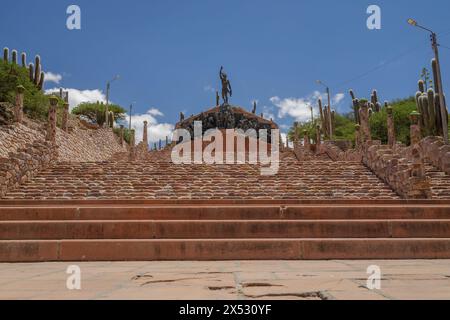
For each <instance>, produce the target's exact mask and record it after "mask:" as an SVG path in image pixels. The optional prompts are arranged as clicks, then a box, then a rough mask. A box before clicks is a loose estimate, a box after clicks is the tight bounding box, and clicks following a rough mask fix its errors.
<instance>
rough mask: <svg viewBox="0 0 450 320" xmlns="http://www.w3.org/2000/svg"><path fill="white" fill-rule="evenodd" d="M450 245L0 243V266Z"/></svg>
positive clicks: (415, 252) (404, 255) (360, 255)
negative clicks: (8, 264) (46, 262)
mask: <svg viewBox="0 0 450 320" xmlns="http://www.w3.org/2000/svg"><path fill="white" fill-rule="evenodd" d="M449 258H450V239H416V238H414V239H213V240H211V239H209V240H204V239H192V240H188V239H180V240H173V239H171V240H62V241H61V240H57V241H56V240H53V241H0V261H2V262H37V261H154V260H197V261H199V260H206V261H207V260H300V259H303V260H331V259H449Z"/></svg>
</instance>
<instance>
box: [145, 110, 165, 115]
mask: <svg viewBox="0 0 450 320" xmlns="http://www.w3.org/2000/svg"><path fill="white" fill-rule="evenodd" d="M147 113H148V114H150V115H152V116H155V117H163V116H164V114H163V113H162V112H161V111H159V110H158V109H156V108H151V109H150V110H148V111H147Z"/></svg>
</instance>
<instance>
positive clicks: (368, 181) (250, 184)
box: [5, 153, 399, 200]
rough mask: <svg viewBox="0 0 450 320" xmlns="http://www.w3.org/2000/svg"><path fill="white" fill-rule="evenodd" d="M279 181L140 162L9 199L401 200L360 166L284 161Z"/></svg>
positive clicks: (84, 169) (47, 175) (21, 191)
mask: <svg viewBox="0 0 450 320" xmlns="http://www.w3.org/2000/svg"><path fill="white" fill-rule="evenodd" d="M281 159H282V160H281V162H280V169H279V172H278V174H277V175H274V176H262V175H261V173H260V166H258V165H249V164H245V165H175V164H173V163H171V162H170V161H166V160H165V159H161V160H155V159H152V161H146V160H141V161H137V162H132V163H129V162H120V161H119V162H114V161H110V162H91V163H57V164H55V165H53V166H51V167H49V168H47V169H45V170H43V171H41V172H40V173H39V175H37V176H36V177H35V178H34V179H33V180H31V181H29V182H27V183H26V184H24V185H22V186H20V187H19V188H18V189H17V190H15V191H13V192H10V193H8V194H7V195H6V196H5V199H35V200H45V199H55V200H56V199H67V200H70V199H79V200H82V199H92V200H94V199H104V200H114V199H123V200H129V199H147V200H152V199H172V200H178V199H199V200H206V199H217V200H219V199H227V200H248V199H274V200H283V199H312V200H314V199H316V200H318V199H349V200H351V199H374V200H375V199H378V200H383V199H398V198H399V197H398V196H397V195H396V194H395V193H394V192H393V191H392V190H391V189H390V188H389V187H388V186H387V185H386V184H385V183H384V182H382V181H381V180H380V179H378V178H377V177H376V176H375V175H374V174H373V173H372V172H371V171H370V170H369V169H367V168H366V167H365V166H364V165H362V164H361V163H358V162H332V161H329V160H309V161H302V162H301V161H298V160H297V159H296V158H295V156H294V155H293V154H292V153H286V154H285V155H283V156H282V157H281Z"/></svg>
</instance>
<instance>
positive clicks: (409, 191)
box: [363, 141, 432, 199]
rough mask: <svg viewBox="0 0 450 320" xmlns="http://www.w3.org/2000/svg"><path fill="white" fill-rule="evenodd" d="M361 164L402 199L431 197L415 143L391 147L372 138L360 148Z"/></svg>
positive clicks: (427, 180)
mask: <svg viewBox="0 0 450 320" xmlns="http://www.w3.org/2000/svg"><path fill="white" fill-rule="evenodd" d="M364 149H365V151H364V156H363V163H364V164H365V165H366V166H367V167H368V168H370V169H371V170H372V171H373V172H374V173H375V174H376V175H377V176H378V177H379V178H380V179H382V180H383V181H384V182H386V183H387V184H388V185H389V186H390V187H391V188H392V189H393V190H394V191H395V192H397V194H398V195H400V196H401V197H403V198H405V199H429V198H431V197H432V194H431V185H430V179H429V178H428V177H426V176H425V174H424V164H423V161H422V159H421V158H420V154H418V153H417V148H416V146H411V147H407V148H406V147H402V146H399V147H394V148H391V147H389V146H388V145H381V143H380V142H379V141H373V142H372V145H366V146H365V147H364Z"/></svg>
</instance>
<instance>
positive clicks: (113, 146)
mask: <svg viewBox="0 0 450 320" xmlns="http://www.w3.org/2000/svg"><path fill="white" fill-rule="evenodd" d="M69 127H71V128H72V129H71V132H70V133H66V132H64V131H63V130H61V129H59V128H58V129H57V130H56V143H57V145H58V146H59V156H58V161H61V162H93V161H107V160H109V159H111V157H112V156H113V155H114V154H115V153H118V152H127V150H128V148H127V144H126V143H124V144H123V146H122V145H121V144H120V139H119V137H118V136H117V135H116V134H114V132H113V131H112V130H111V129H110V128H97V129H95V127H91V128H92V129H88V128H87V127H86V126H85V125H84V124H83V123H81V122H79V120H78V119H70V120H69Z"/></svg>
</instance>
